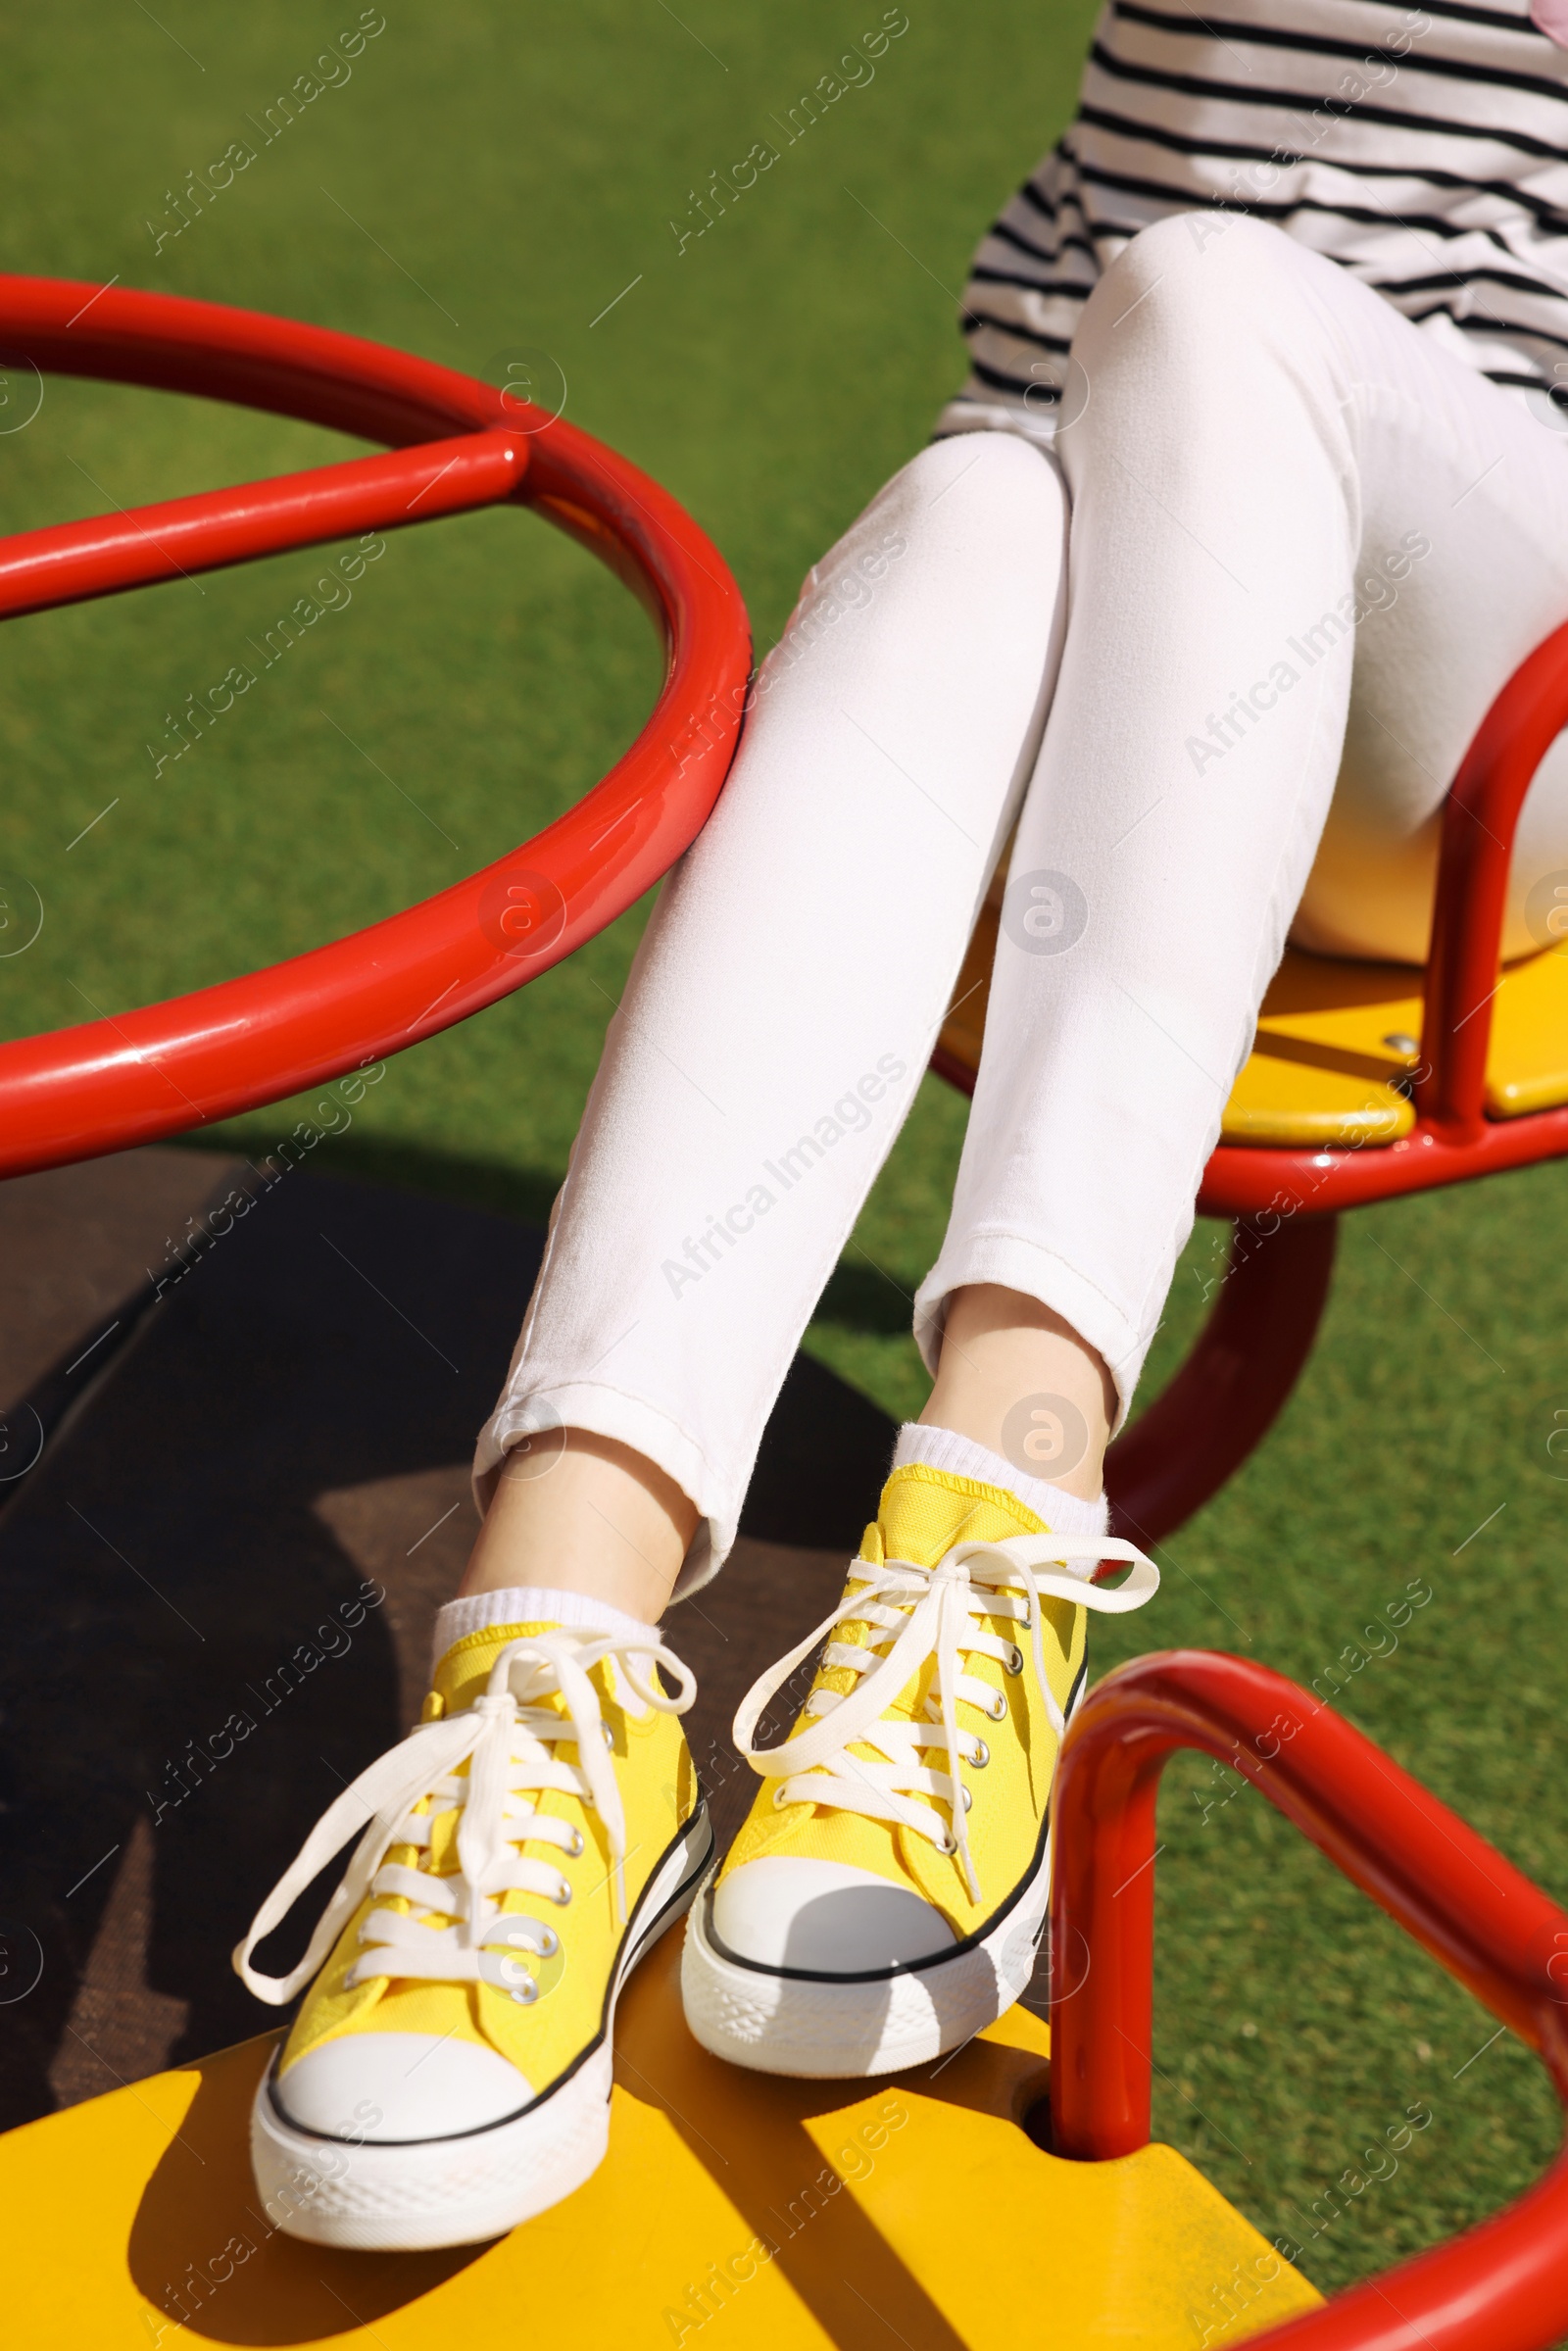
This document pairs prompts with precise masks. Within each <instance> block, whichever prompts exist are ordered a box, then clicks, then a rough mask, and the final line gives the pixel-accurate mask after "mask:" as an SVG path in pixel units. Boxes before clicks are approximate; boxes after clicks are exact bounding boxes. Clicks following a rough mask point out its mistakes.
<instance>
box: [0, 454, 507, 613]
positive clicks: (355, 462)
mask: <svg viewBox="0 0 1568 2351" xmlns="http://www.w3.org/2000/svg"><path fill="white" fill-rule="evenodd" d="M528 454H529V443H528V440H527V439H526V437H525V436H523V435H521V434H519V433H515V432H512V433H508V432H504V431H501V430H499V429H496V430H492V431H490V432H475V433H460V434H458V435H457V436H456V437H455V438H454V439H451V440H446V441H425V442H422V443H419V444H417V446H415V447H414V448H412V449H400V450H398V451H396V452H395V453H394V454H393V455H391V456H390V457H361V458H351V459H349V460H348V462H347V463H346V464H344V465H319V466H316V467H314V468H313V469H312V470H311V471H310V472H309V473H284V474H279V475H278V476H277V478H276V479H275V480H273V481H257V482H244V483H241V485H240V486H239V487H238V488H237V489H232V490H208V491H206V492H204V493H203V494H202V495H201V496H200V497H197V498H171V499H167V500H165V501H164V502H163V503H162V504H161V505H158V506H141V507H133V508H131V509H130V510H129V512H128V513H125V514H97V515H94V516H93V517H92V518H91V520H89V521H86V522H57V523H55V524H54V525H53V526H52V527H51V528H50V529H48V530H25V531H17V532H14V533H13V535H12V536H11V537H10V538H9V539H0V619H7V620H14V619H16V618H18V617H19V616H20V614H22V613H24V612H46V611H48V610H49V608H50V607H51V606H54V605H62V604H81V603H84V602H85V601H86V600H87V599H88V598H90V597H94V596H113V595H115V594H116V593H118V592H119V591H120V590H121V589H123V588H143V587H147V586H150V585H151V584H152V583H153V582H154V581H157V580H165V579H176V578H185V577H188V576H190V575H191V574H193V573H195V572H198V571H217V570H219V569H221V567H222V566H223V565H225V564H228V563H254V562H255V561H256V560H257V559H258V558H259V557H261V556H267V555H277V554H279V553H280V552H281V551H282V550H283V549H285V548H292V547H319V546H320V545H321V544H322V543H323V542H324V541H326V540H328V539H345V538H348V537H350V536H351V535H352V534H353V533H355V532H357V531H359V532H363V531H372V530H373V531H382V530H397V529H401V528H403V527H404V526H405V525H407V524H408V523H411V522H428V521H431V520H433V519H434V517H435V516H436V515H438V514H462V513H464V512H466V510H468V509H469V508H472V507H480V506H495V505H497V504H499V502H500V501H501V500H502V499H504V498H510V497H512V495H513V494H514V492H515V490H517V489H518V488H519V487H520V485H521V482H522V479H523V475H524V473H525V472H526V470H527V465H528Z"/></svg>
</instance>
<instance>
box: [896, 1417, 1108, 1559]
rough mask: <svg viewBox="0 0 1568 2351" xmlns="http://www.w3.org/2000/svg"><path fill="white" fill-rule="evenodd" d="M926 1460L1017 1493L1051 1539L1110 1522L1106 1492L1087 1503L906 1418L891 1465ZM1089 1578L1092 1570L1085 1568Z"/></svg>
mask: <svg viewBox="0 0 1568 2351" xmlns="http://www.w3.org/2000/svg"><path fill="white" fill-rule="evenodd" d="M911 1461H923V1462H924V1463H925V1464H926V1466H927V1468H928V1469H945V1470H948V1471H950V1472H951V1474H952V1475H953V1476H954V1477H956V1478H973V1479H974V1480H975V1481H976V1482H977V1483H978V1484H979V1485H981V1486H1000V1487H1002V1488H1003V1490H1004V1491H1005V1493H1007V1494H1016V1495H1017V1497H1018V1499H1019V1501H1020V1502H1022V1503H1023V1505H1024V1508H1025V1509H1026V1510H1032V1511H1033V1512H1034V1514H1035V1516H1036V1518H1040V1519H1044V1521H1045V1523H1046V1525H1047V1526H1048V1527H1049V1528H1050V1529H1051V1532H1052V1533H1053V1535H1103V1534H1104V1533H1105V1532H1106V1531H1107V1529H1108V1527H1109V1524H1110V1507H1109V1504H1108V1503H1107V1502H1106V1500H1105V1497H1104V1495H1103V1494H1101V1495H1100V1496H1099V1497H1098V1498H1097V1499H1096V1500H1095V1501H1092V1502H1086V1501H1085V1500H1084V1499H1083V1497H1082V1496H1081V1495H1080V1494H1068V1493H1066V1492H1065V1490H1064V1489H1063V1488H1062V1487H1060V1486H1053V1485H1052V1484H1051V1482H1050V1480H1049V1479H1047V1478H1030V1477H1026V1476H1025V1475H1024V1473H1023V1471H1022V1470H1020V1469H1014V1467H1013V1465H1012V1463H1011V1462H1010V1461H1009V1460H1008V1459H1007V1458H1006V1455H1005V1454H1004V1453H994V1452H992V1451H991V1449H990V1447H989V1446H987V1445H977V1444H976V1443H975V1441H974V1439H973V1438H972V1437H960V1436H959V1435H958V1433H957V1431H956V1429H928V1428H927V1427H926V1426H925V1425H924V1423H923V1422H921V1421H915V1420H907V1421H906V1422H905V1424H904V1426H903V1428H902V1429H901V1430H900V1431H899V1442H898V1444H897V1445H895V1446H894V1448H893V1466H894V1468H895V1469H904V1468H906V1467H907V1464H908V1463H909V1462H911ZM1082 1572H1083V1573H1084V1574H1086V1575H1087V1574H1088V1572H1089V1571H1088V1569H1087V1568H1085V1569H1083V1570H1082Z"/></svg>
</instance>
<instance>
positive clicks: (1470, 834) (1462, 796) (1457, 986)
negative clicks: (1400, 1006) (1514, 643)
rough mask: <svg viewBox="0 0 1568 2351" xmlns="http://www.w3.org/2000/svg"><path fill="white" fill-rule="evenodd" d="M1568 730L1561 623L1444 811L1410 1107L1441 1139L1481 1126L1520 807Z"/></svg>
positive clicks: (1500, 710) (1511, 692) (1566, 644)
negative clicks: (1420, 1073) (1421, 1072)
mask: <svg viewBox="0 0 1568 2351" xmlns="http://www.w3.org/2000/svg"><path fill="white" fill-rule="evenodd" d="M1565 725H1568V625H1565V626H1564V627H1562V628H1559V629H1557V630H1555V631H1554V632H1553V634H1552V635H1551V636H1549V637H1548V638H1547V639H1546V641H1545V643H1544V645H1538V646H1537V648H1536V650H1535V652H1534V653H1533V654H1532V655H1531V656H1530V658H1529V660H1528V661H1524V662H1522V663H1521V664H1520V666H1519V668H1518V669H1516V670H1515V672H1514V674H1513V676H1512V677H1511V678H1510V679H1509V680H1508V683H1507V684H1506V685H1505V686H1504V688H1503V690H1502V692H1501V693H1500V694H1499V695H1498V696H1497V699H1496V701H1495V703H1494V704H1493V706H1492V708H1491V710H1489V711H1488V712H1487V714H1486V716H1485V718H1483V720H1482V721H1481V725H1480V727H1479V729H1478V730H1477V733H1476V739H1475V741H1474V742H1473V743H1472V744H1471V746H1470V749H1469V751H1468V752H1467V753H1466V754H1465V758H1464V763H1463V765H1462V766H1461V767H1460V769H1459V772H1458V774H1457V776H1456V777H1455V778H1454V782H1453V788H1452V790H1451V791H1450V792H1449V794H1448V799H1447V805H1446V808H1445V809H1444V812H1443V851H1442V856H1441V857H1440V859H1439V864H1438V890H1437V902H1436V907H1435V910H1434V914H1433V921H1432V947H1431V952H1430V954H1429V956H1428V960H1427V980H1426V1007H1425V1017H1424V1022H1423V1027H1422V1035H1421V1044H1422V1054H1421V1058H1422V1062H1423V1064H1424V1065H1426V1067H1427V1068H1428V1070H1429V1071H1430V1074H1429V1075H1426V1076H1424V1077H1423V1078H1422V1079H1421V1080H1420V1082H1419V1083H1418V1084H1417V1087H1416V1091H1415V1103H1416V1110H1417V1114H1418V1116H1419V1117H1420V1119H1421V1120H1422V1122H1423V1123H1424V1124H1429V1125H1431V1126H1432V1127H1433V1128H1434V1129H1435V1130H1436V1132H1437V1134H1438V1135H1439V1136H1440V1137H1442V1138H1443V1139H1444V1140H1445V1141H1447V1140H1450V1139H1451V1140H1452V1141H1454V1142H1456V1143H1463V1142H1466V1141H1469V1140H1471V1139H1472V1138H1473V1137H1474V1136H1475V1135H1476V1134H1477V1133H1478V1132H1479V1131H1480V1129H1481V1128H1482V1127H1483V1125H1484V1123H1485V1111H1484V1108H1483V1094H1484V1090H1485V1087H1486V1080H1487V1046H1488V1044H1489V1042H1490V1040H1491V1036H1492V1000H1493V998H1494V997H1495V995H1496V992H1497V971H1498V963H1499V959H1500V956H1501V952H1502V918H1503V911H1504V907H1505V905H1506V901H1507V894H1508V868H1509V865H1510V863H1511V862H1512V858H1513V838H1514V833H1515V831H1516V830H1517V828H1518V823H1519V811H1520V809H1521V808H1523V807H1524V803H1525V795H1526V793H1527V792H1528V791H1529V789H1530V786H1531V784H1532V782H1533V781H1534V779H1535V773H1536V769H1537V768H1538V767H1539V766H1540V765H1541V762H1542V760H1543V759H1544V757H1545V755H1546V752H1547V750H1548V749H1549V747H1550V745H1551V744H1552V742H1553V741H1554V740H1555V738H1556V737H1557V736H1558V735H1559V734H1560V733H1561V732H1562V729H1563V727H1564V726H1565Z"/></svg>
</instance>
